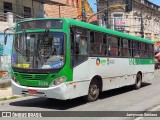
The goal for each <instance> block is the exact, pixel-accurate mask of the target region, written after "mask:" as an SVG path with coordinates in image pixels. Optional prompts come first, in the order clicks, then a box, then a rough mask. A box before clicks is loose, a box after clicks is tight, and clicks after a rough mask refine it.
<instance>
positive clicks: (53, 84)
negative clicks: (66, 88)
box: [51, 76, 66, 86]
mask: <svg viewBox="0 0 160 120" xmlns="http://www.w3.org/2000/svg"><path fill="white" fill-rule="evenodd" d="M65 81H66V77H65V76H62V77H59V78H57V79H55V80H54V81H53V83H52V84H51V86H56V85H60V84H62V83H64V82H65Z"/></svg>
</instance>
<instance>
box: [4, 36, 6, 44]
mask: <svg viewBox="0 0 160 120" xmlns="http://www.w3.org/2000/svg"><path fill="white" fill-rule="evenodd" d="M4 44H5V45H6V44H7V35H4Z"/></svg>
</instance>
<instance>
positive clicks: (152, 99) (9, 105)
mask: <svg viewBox="0 0 160 120" xmlns="http://www.w3.org/2000/svg"><path fill="white" fill-rule="evenodd" d="M159 73H160V70H156V71H155V78H154V79H153V80H151V81H149V82H148V83H144V84H143V86H142V88H141V89H139V90H134V89H133V87H132V86H128V87H123V88H118V89H114V90H110V91H106V92H103V93H102V94H101V95H100V98H99V100H97V101H95V102H91V103H86V102H85V101H84V100H83V99H82V98H76V99H73V100H68V101H60V100H48V99H46V98H36V97H22V98H19V99H16V100H10V101H4V102H0V111H17V110H18V111H145V110H148V109H151V108H153V107H155V106H157V105H159V104H160V74H159ZM62 116H63V115H62ZM30 119H31V120H32V118H30ZM40 119H42V120H48V119H51V118H49V117H48V118H38V120H40ZM57 119H59V120H61V119H65V120H70V119H73V120H75V119H76V120H81V119H82V118H79V117H77V118H73V117H68V118H67V117H65V118H57V117H55V118H52V120H57ZM83 119H85V120H89V119H91V118H86V117H83ZM97 119H98V120H103V119H105V120H133V119H134V118H129V117H124V118H117V117H116V118H115V117H114V118H104V117H96V118H92V120H97Z"/></svg>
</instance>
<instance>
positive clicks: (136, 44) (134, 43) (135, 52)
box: [132, 41, 140, 58]
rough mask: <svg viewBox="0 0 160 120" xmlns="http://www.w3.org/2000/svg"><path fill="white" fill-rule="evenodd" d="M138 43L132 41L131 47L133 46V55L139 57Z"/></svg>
mask: <svg viewBox="0 0 160 120" xmlns="http://www.w3.org/2000/svg"><path fill="white" fill-rule="evenodd" d="M139 44H140V43H139V42H137V41H132V48H133V57H136V58H139V57H140V45H139Z"/></svg>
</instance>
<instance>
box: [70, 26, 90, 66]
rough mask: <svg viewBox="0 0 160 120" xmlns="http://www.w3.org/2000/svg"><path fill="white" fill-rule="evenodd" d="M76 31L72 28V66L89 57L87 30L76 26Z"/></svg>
mask: <svg viewBox="0 0 160 120" xmlns="http://www.w3.org/2000/svg"><path fill="white" fill-rule="evenodd" d="M75 31H76V32H75V33H73V31H72V30H71V35H70V38H71V67H74V66H76V65H78V64H80V63H81V62H83V61H85V60H86V59H87V57H88V42H87V30H86V29H84V28H83V29H82V28H78V27H77V28H75Z"/></svg>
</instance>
